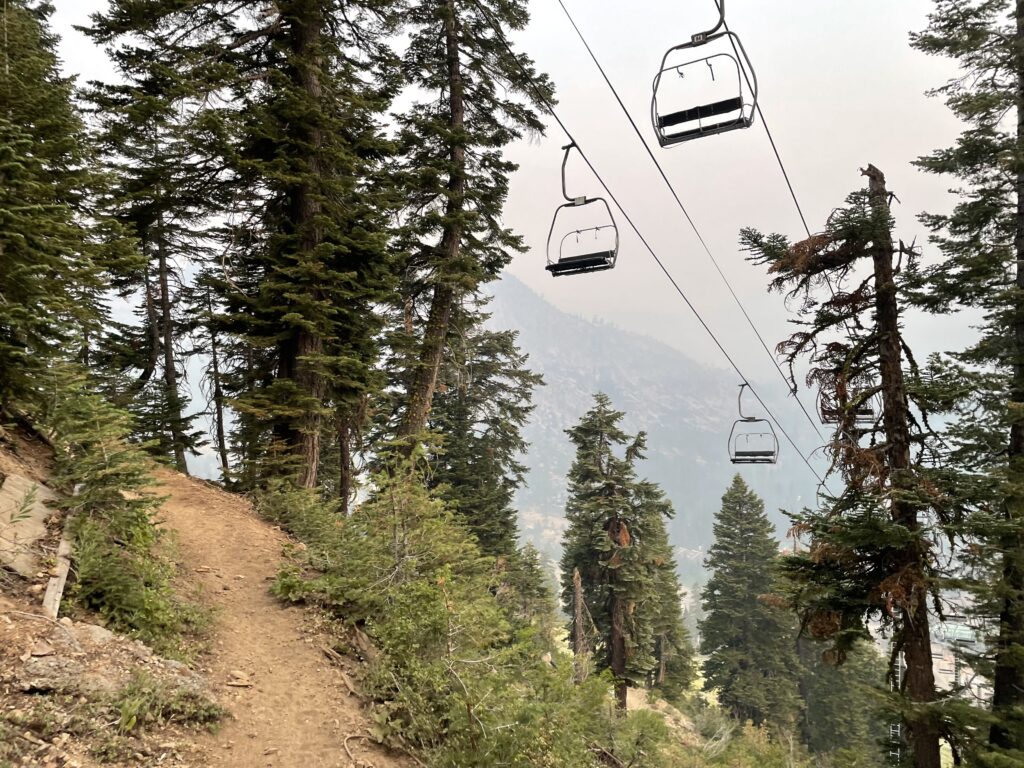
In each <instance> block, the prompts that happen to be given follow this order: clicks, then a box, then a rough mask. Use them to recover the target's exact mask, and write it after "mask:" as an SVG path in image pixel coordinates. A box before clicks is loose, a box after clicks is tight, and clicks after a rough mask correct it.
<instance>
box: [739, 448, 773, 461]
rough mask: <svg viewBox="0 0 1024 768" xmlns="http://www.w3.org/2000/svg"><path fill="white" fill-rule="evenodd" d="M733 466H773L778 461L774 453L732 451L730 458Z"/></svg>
mask: <svg viewBox="0 0 1024 768" xmlns="http://www.w3.org/2000/svg"><path fill="white" fill-rule="evenodd" d="M730 458H731V461H732V463H733V464H774V463H775V462H776V461H777V460H778V453H777V452H776V451H739V450H738V451H734V452H733V455H732V456H731V457H730Z"/></svg>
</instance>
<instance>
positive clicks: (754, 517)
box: [700, 475, 800, 728]
mask: <svg viewBox="0 0 1024 768" xmlns="http://www.w3.org/2000/svg"><path fill="white" fill-rule="evenodd" d="M773 530H774V529H773V526H772V524H771V522H770V521H769V520H768V516H767V515H766V514H765V511H764V502H763V501H761V499H760V498H759V497H758V496H757V494H756V493H754V492H753V491H752V490H750V489H749V488H748V487H747V484H746V483H744V482H743V478H741V477H740V476H739V475H736V476H735V477H733V480H732V484H731V485H730V486H729V489H728V490H727V491H726V492H725V495H724V496H722V507H721V509H720V510H719V511H718V513H717V514H716V515H715V524H714V535H715V543H714V544H713V545H712V546H711V549H710V550H709V551H708V557H707V559H706V560H705V561H704V565H705V567H706V568H707V569H708V570H709V571H710V573H711V576H710V577H709V578H708V581H707V584H706V585H705V587H704V591H703V592H702V594H701V602H702V605H703V608H704V619H703V621H701V623H700V633H701V641H700V645H701V653H703V654H705V655H706V656H707V659H706V661H705V662H704V687H705V689H706V690H713V691H715V692H716V694H717V697H718V701H719V702H720V703H721V704H722V705H723V706H724V707H726V708H728V709H729V710H730V711H731V712H732V713H733V714H734V715H735V716H736V717H737V718H739V719H740V720H751V721H753V722H754V723H755V724H756V725H761V724H763V723H770V724H772V725H776V726H781V727H785V728H792V727H793V725H794V724H795V722H796V718H797V716H798V714H799V711H800V701H799V695H798V691H797V674H798V669H799V661H798V659H797V656H796V650H795V648H796V646H795V640H796V631H795V626H794V621H793V619H792V618H791V616H790V615H789V614H788V613H787V612H786V611H785V610H784V609H782V608H780V607H779V606H778V605H777V604H775V603H774V602H773V601H771V600H770V599H766V598H770V596H771V595H772V594H773V592H774V591H775V590H776V587H777V573H776V561H777V559H778V554H779V547H778V542H777V541H776V540H775V539H774V537H773Z"/></svg>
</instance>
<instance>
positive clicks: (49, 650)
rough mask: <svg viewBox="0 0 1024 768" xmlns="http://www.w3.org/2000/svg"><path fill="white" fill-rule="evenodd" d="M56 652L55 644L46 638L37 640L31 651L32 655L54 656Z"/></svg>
mask: <svg viewBox="0 0 1024 768" xmlns="http://www.w3.org/2000/svg"><path fill="white" fill-rule="evenodd" d="M54 653H56V651H54V649H53V646H52V645H50V644H49V643H48V642H46V641H45V640H37V641H36V644H35V645H34V646H32V650H31V651H29V654H30V655H31V656H53V654H54Z"/></svg>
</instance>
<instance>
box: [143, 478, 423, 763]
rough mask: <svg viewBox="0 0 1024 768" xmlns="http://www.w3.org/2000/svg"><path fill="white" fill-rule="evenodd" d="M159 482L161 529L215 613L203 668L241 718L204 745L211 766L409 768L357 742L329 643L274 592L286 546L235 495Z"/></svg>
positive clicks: (350, 700) (357, 728) (354, 712)
mask: <svg viewBox="0 0 1024 768" xmlns="http://www.w3.org/2000/svg"><path fill="white" fill-rule="evenodd" d="M157 479H158V480H159V481H160V483H162V487H161V488H160V489H159V493H161V494H162V495H168V496H169V498H168V500H167V501H166V502H165V504H164V507H163V511H162V514H161V519H162V521H163V525H164V526H165V527H166V528H168V529H171V530H173V531H174V532H175V536H176V539H177V543H178V548H179V551H180V557H181V560H182V563H183V566H184V570H185V572H186V574H189V578H192V579H194V580H195V581H196V582H198V583H199V584H201V585H202V586H203V588H204V592H205V594H206V595H207V596H208V597H209V600H210V602H211V603H212V604H213V606H214V607H215V609H216V611H217V615H216V618H215V627H214V629H213V633H212V638H211V644H210V645H211V650H210V654H209V657H208V658H205V659H203V660H202V661H201V662H200V663H202V664H204V665H205V666H207V667H208V668H209V671H208V674H209V676H210V681H211V684H212V687H214V688H217V689H219V690H220V691H221V696H220V700H221V704H223V705H224V706H225V707H226V708H227V709H228V710H229V711H230V712H231V713H232V715H233V716H234V717H233V718H232V719H229V720H228V721H227V722H226V723H225V725H224V727H223V728H222V729H221V730H220V732H219V733H217V734H216V735H214V736H204V737H199V739H200V741H199V748H200V750H201V751H202V753H203V754H204V757H205V760H206V762H205V763H204V765H207V766H210V768H216V767H218V766H221V767H223V768H263V767H264V766H266V767H267V768H271V767H272V768H336V767H341V768H371V767H372V768H392V767H395V768H398V767H399V766H407V765H409V764H410V763H408V762H407V761H406V760H405V759H401V758H397V757H395V756H394V755H393V754H390V753H388V752H386V751H385V750H383V749H382V748H380V747H378V746H377V745H375V744H372V743H370V742H369V741H368V740H367V739H365V738H360V736H361V735H362V734H364V733H365V732H366V727H367V720H366V716H365V714H364V713H363V712H362V711H361V709H360V706H359V703H358V701H357V700H356V699H355V698H354V697H352V696H351V695H350V694H349V693H348V688H347V687H346V684H345V680H344V679H343V672H341V671H340V670H339V669H337V668H335V667H333V666H332V665H331V664H330V662H329V661H328V659H327V658H326V657H325V656H324V655H323V652H322V651H321V645H322V643H321V642H320V641H319V640H318V639H317V638H316V637H315V636H310V635H309V633H308V632H304V631H303V630H304V626H305V624H306V615H305V612H304V611H303V610H302V609H298V608H288V607H284V606H282V605H281V604H280V603H278V602H277V601H276V600H274V598H273V597H271V596H270V595H269V594H268V593H267V586H268V583H269V580H270V579H271V578H272V577H273V576H274V574H275V573H276V571H277V567H278V563H279V561H280V557H281V548H282V546H283V545H284V544H285V543H286V542H287V540H288V539H287V537H286V536H285V535H284V534H283V533H282V532H281V531H279V530H277V529H276V528H274V527H272V526H269V525H267V524H266V523H265V522H263V521H261V520H259V519H258V518H256V517H255V516H254V515H253V513H252V510H251V509H250V507H249V505H248V504H247V503H246V502H245V501H244V500H242V499H240V498H238V497H236V496H232V495H230V494H227V493H224V492H222V491H220V490H218V489H216V488H212V487H210V486H209V485H206V484H204V483H201V482H199V481H196V480H192V479H190V478H186V477H183V476H181V475H179V474H177V473H173V472H170V471H166V470H161V471H159V472H158V473H157ZM229 683H234V685H229ZM346 738H347V747H348V751H346ZM350 755H351V756H350Z"/></svg>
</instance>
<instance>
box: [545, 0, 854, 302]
mask: <svg viewBox="0 0 1024 768" xmlns="http://www.w3.org/2000/svg"><path fill="white" fill-rule="evenodd" d="M558 1H559V2H561V1H562V0H558ZM714 3H715V7H716V8H717V9H718V10H719V12H721V10H722V4H721V0H714ZM564 7H565V6H563V8H564ZM722 24H723V26H724V28H725V31H726V32H728V31H729V22H727V21H725V20H724V17H723V21H722ZM729 42H730V43H731V44H732V48H733V52H734V53H735V52H736V43H735V42H733V41H732V38H729ZM743 77H744V79H745V80H746V81H747V87H748V88H749V87H750V78H749V77H748V76H747V73H746V72H743ZM754 109H756V110H757V116H758V117H760V118H761V125H763V126H764V133H765V135H766V136H767V137H768V143H769V144H771V146H772V152H774V153H775V161H776V162H777V163H778V164H779V170H780V171H782V178H783V179H785V180H786V187H787V188H788V189H789V196H790V197H791V198H792V199H793V205H795V206H796V212H797V214H798V215H799V216H800V223H801V224H803V226H804V232H806V233H807V237H810V236H811V228H810V227H809V226H807V218H806V217H805V216H804V209H803V207H801V205H800V200H799V199H798V198H797V196H796V190H795V189H794V188H793V182H792V181H790V179H789V172H788V171H787V170H786V165H785V163H783V162H782V155H781V154H780V153H779V148H778V147H777V146H776V144H775V137H774V136H772V131H771V129H770V128H769V127H768V121H767V120H765V119H764V110H763V109H761V101H760V99H758V101H757V102H756V103H755V104H754ZM828 282H829V286H828V287H829V289H830V290H831V289H832V283H831V281H828ZM833 295H835V292H834V291H833Z"/></svg>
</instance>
